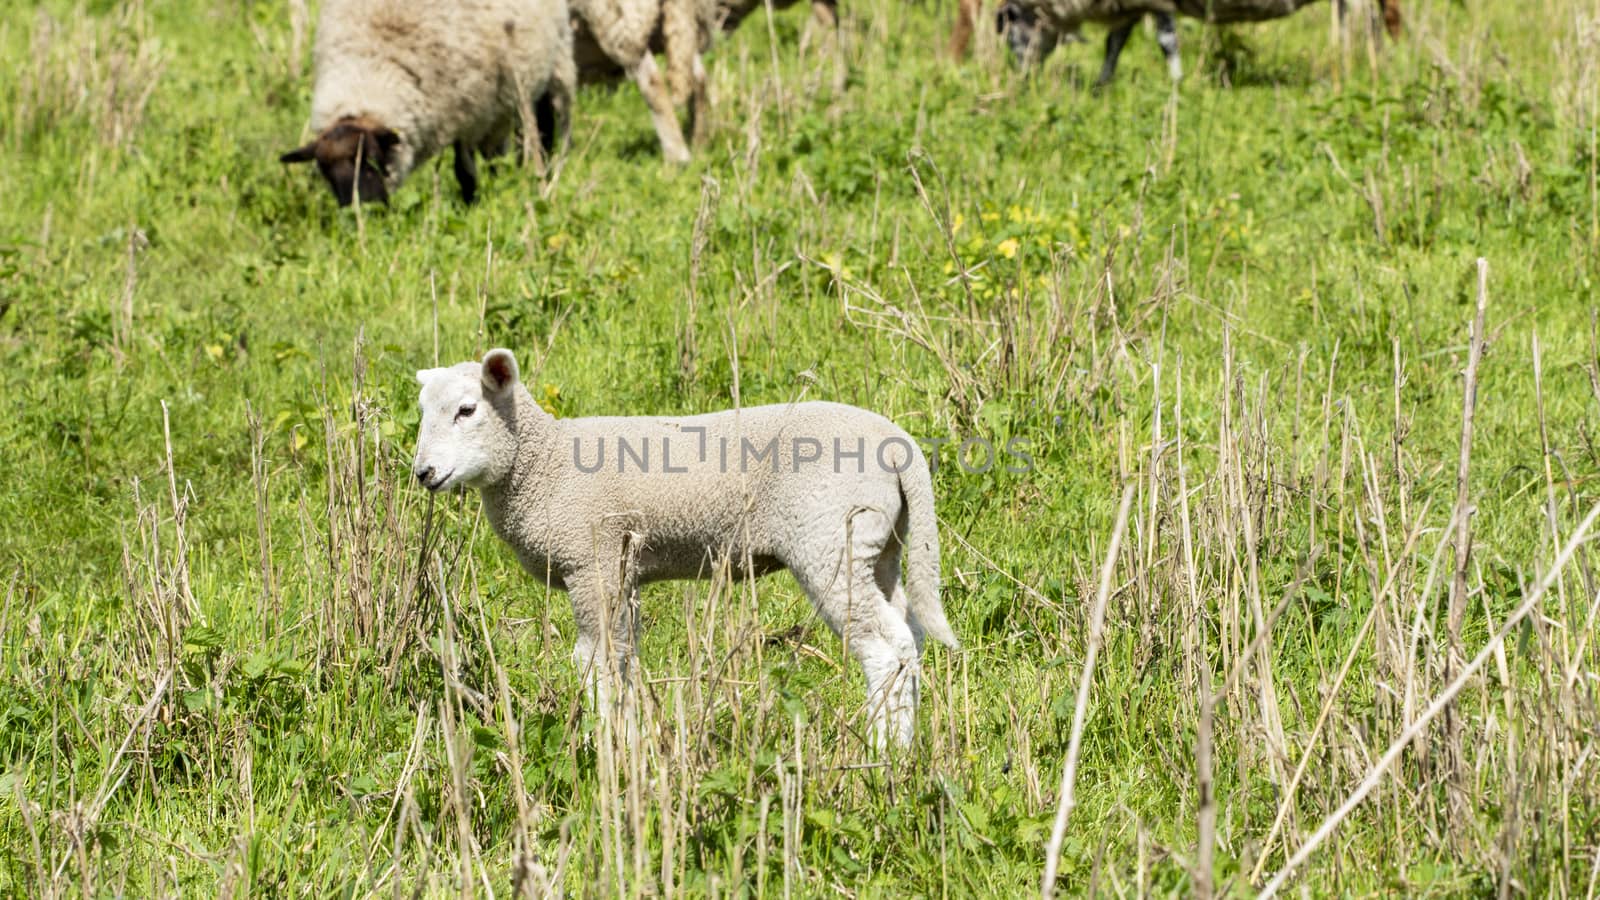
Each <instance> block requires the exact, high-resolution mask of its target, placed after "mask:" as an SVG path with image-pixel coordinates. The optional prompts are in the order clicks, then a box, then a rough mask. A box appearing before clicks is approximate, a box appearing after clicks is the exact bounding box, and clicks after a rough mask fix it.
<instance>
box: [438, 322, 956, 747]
mask: <svg viewBox="0 0 1600 900" xmlns="http://www.w3.org/2000/svg"><path fill="white" fill-rule="evenodd" d="M417 381H418V382H419V383H420V384H421V385H422V393H421V401H420V402H421V405H422V424H421V427H420V429H419V432H418V436H417V455H416V462H415V468H414V472H415V475H416V477H417V480H418V481H420V482H421V483H422V484H423V485H424V486H425V487H426V488H427V489H428V490H430V491H441V490H447V489H450V488H454V487H457V486H466V487H475V488H477V489H478V490H479V491H480V492H481V493H482V496H483V505H484V511H485V512H486V513H487V515H488V518H489V522H490V524H491V525H493V527H494V530H495V533H497V534H499V535H500V537H501V538H503V539H504V540H505V541H506V542H507V543H508V544H510V545H511V547H512V549H514V550H515V551H516V554H517V558H518V559H519V560H520V561H521V562H522V565H523V567H524V568H526V569H527V570H528V571H529V572H531V573H533V574H534V575H535V576H536V577H538V578H540V579H542V580H543V581H544V582H545V583H546V584H548V585H550V586H551V587H555V588H558V589H562V590H565V591H567V592H568V593H569V594H570V595H571V598H572V605H573V611H574V618H575V619H576V622H577V627H578V640H577V647H576V649H575V651H574V656H575V658H576V659H577V661H578V664H579V667H580V668H581V669H582V670H583V671H584V672H585V673H586V675H585V677H586V680H587V681H588V683H589V684H590V687H591V690H592V691H595V692H596V693H598V694H599V695H600V697H601V698H602V702H603V698H605V697H607V696H608V695H609V693H610V692H609V690H608V689H607V687H606V685H607V684H611V685H615V684H618V680H619V679H622V678H625V675H626V672H627V668H628V664H629V661H630V659H631V658H632V655H633V648H634V639H635V629H636V625H637V623H636V609H637V604H638V589H639V586H640V585H641V584H645V583H648V582H652V581H659V580H664V579H674V578H708V577H711V575H712V574H713V573H714V572H715V571H716V570H717V568H718V566H719V565H720V564H722V563H726V564H727V565H728V566H729V567H730V569H731V570H732V572H733V573H734V574H735V575H736V576H739V577H747V576H759V575H763V574H766V573H768V572H773V571H776V570H778V569H783V568H787V569H788V570H789V571H790V572H792V573H793V574H794V576H795V579H796V580H797V581H799V583H800V586H801V588H803V589H804V590H805V592H806V595H807V596H808V597H810V598H811V602H812V604H813V605H814V606H815V607H816V610H817V612H818V613H820V614H821V616H822V619H823V621H825V622H827V623H828V625H829V626H830V627H831V628H832V629H833V630H834V632H836V633H837V634H839V635H841V636H842V637H843V638H844V640H845V643H846V645H847V647H848V650H849V652H850V653H851V654H852V655H854V656H855V658H856V659H857V660H858V661H859V662H860V663H861V667H862V669H863V670H864V671H865V672H866V679H867V701H868V710H869V720H870V722H871V731H872V735H873V739H874V742H875V743H876V744H878V745H879V746H881V745H882V744H883V743H885V741H888V740H892V741H894V742H895V743H897V744H900V745H905V744H908V743H909V742H910V740H911V736H912V729H913V721H914V715H915V708H916V702H917V690H918V680H919V673H920V669H921V661H920V660H921V649H922V641H923V638H924V636H927V637H931V638H933V639H934V640H937V641H940V642H942V643H945V644H948V645H950V646H952V647H953V646H956V638H955V634H954V633H953V632H952V631H951V630H950V625H949V623H948V622H947V621H946V620H945V615H944V607H943V606H942V604H941V603H940V601H939V532H938V525H937V520H936V519H935V517H934V511H933V486H932V482H931V479H930V477H929V472H928V464H927V461H926V459H925V458H924V457H923V454H922V451H921V450H920V449H919V448H918V447H917V444H916V441H914V440H913V439H912V438H911V437H910V436H908V435H907V434H906V433H905V432H904V431H902V430H900V429H899V428H898V427H896V426H895V424H894V423H892V422H890V421H889V420H888V419H885V418H883V417H882V416H879V415H877V414H875V413H871V412H867V411H866V410H863V409H858V408H856V407H853V406H844V405H841V404H837V403H816V402H810V403H796V404H790V405H781V406H759V407H753V408H749V409H743V410H729V411H726V412H719V413H711V414H709V415H699V416H686V417H682V418H657V417H653V416H637V417H627V418H622V417H618V418H579V419H556V418H554V417H552V416H551V415H550V414H549V413H547V412H545V411H544V410H543V409H541V408H540V407H539V406H538V404H536V403H535V402H534V401H533V398H532V397H531V396H530V395H529V394H528V392H527V390H526V389H525V388H523V386H522V384H521V382H520V380H519V375H518V370H517V361H516V358H515V357H514V356H513V355H512V353H511V351H509V350H491V351H489V353H488V354H486V355H485V356H484V360H483V363H481V364H479V363H473V362H467V363H461V364H459V365H455V366H452V367H450V368H443V369H427V370H424V371H421V372H418V373H417ZM902 552H903V553H904V555H905V560H906V577H905V580H904V583H903V584H902V581H901V573H900V559H901V554H902ZM607 648H609V650H610V652H607ZM621 683H622V684H625V683H626V682H625V681H622V682H621ZM596 688H598V690H595V689H596Z"/></svg>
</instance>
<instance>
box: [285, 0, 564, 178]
mask: <svg viewBox="0 0 1600 900" xmlns="http://www.w3.org/2000/svg"><path fill="white" fill-rule="evenodd" d="M315 58H316V70H317V77H316V86H315V88H314V89H313V91H312V98H311V129H312V131H314V132H316V134H317V137H316V139H315V140H313V141H312V142H311V143H309V144H306V145H305V146H304V147H300V148H299V149H296V150H291V151H289V152H288V153H285V154H283V155H282V156H281V157H279V160H280V161H281V162H285V163H300V162H312V161H315V162H316V164H317V168H318V169H319V170H320V171H321V173H322V176H323V178H325V179H327V182H328V186H329V187H330V188H331V189H332V190H333V194H334V196H335V197H336V198H337V199H338V201H339V205H340V206H345V205H348V204H349V203H351V202H352V201H353V200H354V199H355V198H356V197H359V198H360V199H361V201H362V202H364V203H365V202H371V201H383V202H387V201H388V199H389V195H390V194H391V193H393V192H394V191H395V190H396V189H397V188H398V187H399V186H400V184H401V182H403V181H404V180H405V178H406V176H407V175H408V174H410V172H411V171H412V170H413V169H415V168H416V167H417V166H419V165H421V164H422V163H423V162H424V161H426V160H428V159H429V158H431V157H433V156H434V155H435V154H438V153H439V152H441V151H442V150H443V149H444V148H445V147H447V146H453V147H454V149H455V173H456V180H457V181H458V182H459V183H460V185H461V195H462V197H463V198H465V199H466V201H467V202H468V203H471V202H473V200H474V199H475V198H476V196H477V189H478V178H477V167H476V163H475V162H474V159H473V155H474V153H481V154H483V155H484V156H485V157H491V156H494V155H496V154H498V153H502V152H504V151H505V149H506V148H507V145H508V144H509V142H510V141H509V139H510V136H511V134H512V132H513V130H514V129H515V127H516V125H517V122H518V121H519V119H521V118H522V117H523V116H525V115H526V113H527V112H528V111H530V109H531V111H532V112H533V114H534V117H535V119H536V121H537V127H538V130H539V139H540V141H541V142H542V143H543V146H544V148H545V150H546V151H547V152H548V151H549V150H550V149H551V148H552V147H554V146H555V142H556V140H557V139H558V137H559V138H561V139H563V140H564V139H565V135H566V131H567V125H568V115H569V112H570V108H571V104H572V94H573V90H574V88H575V85H576V82H577V76H576V72H575V68H574V62H573V56H572V27H571V24H570V22H569V21H568V11H567V3H566V0H433V2H429V3H413V2H407V0H327V2H326V3H324V5H323V7H322V15H321V18H320V20H319V21H318V24H317V43H316V51H315Z"/></svg>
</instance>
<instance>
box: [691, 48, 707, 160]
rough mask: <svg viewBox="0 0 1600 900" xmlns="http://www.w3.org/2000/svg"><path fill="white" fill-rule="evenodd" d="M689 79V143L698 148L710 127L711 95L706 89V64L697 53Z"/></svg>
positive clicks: (704, 140)
mask: <svg viewBox="0 0 1600 900" xmlns="http://www.w3.org/2000/svg"><path fill="white" fill-rule="evenodd" d="M690 77H691V79H692V81H691V87H690V93H689V141H690V143H693V144H694V145H696V146H699V145H701V144H704V143H705V142H706V132H707V129H709V128H710V127H711V95H710V92H709V91H708V90H707V88H706V64H705V61H704V60H702V59H701V58H700V54H698V53H696V54H695V55H694V64H693V67H692V69H691V72H690Z"/></svg>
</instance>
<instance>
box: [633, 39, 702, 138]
mask: <svg viewBox="0 0 1600 900" xmlns="http://www.w3.org/2000/svg"><path fill="white" fill-rule="evenodd" d="M628 76H629V77H630V78H632V79H633V81H634V83H635V84H637V85H639V92H640V93H642V94H644V102H645V105H646V106H648V107H650V121H651V122H652V123H654V125H655V127H656V137H657V138H658V139H660V141H661V155H662V156H663V157H665V158H666V160H667V162H670V163H686V162H688V161H689V147H688V146H687V145H686V144H684V142H683V129H682V128H681V127H680V126H679V125H678V113H677V110H675V109H673V106H672V96H671V94H670V93H669V92H668V91H667V82H666V79H664V78H662V77H661V69H660V68H658V67H657V66H656V60H655V57H653V56H651V55H650V54H649V53H646V54H644V55H643V56H641V57H640V58H639V61H638V62H637V63H635V64H634V66H633V68H632V70H631V71H629V73H628Z"/></svg>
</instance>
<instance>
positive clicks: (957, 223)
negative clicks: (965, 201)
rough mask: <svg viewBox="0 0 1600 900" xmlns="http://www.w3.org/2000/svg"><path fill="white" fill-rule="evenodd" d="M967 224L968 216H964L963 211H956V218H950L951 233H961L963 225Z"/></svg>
mask: <svg viewBox="0 0 1600 900" xmlns="http://www.w3.org/2000/svg"><path fill="white" fill-rule="evenodd" d="M965 224H967V217H966V216H963V215H962V214H961V213H956V215H955V218H953V219H951V220H950V233H951V234H960V233H961V226H963V225H965Z"/></svg>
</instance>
